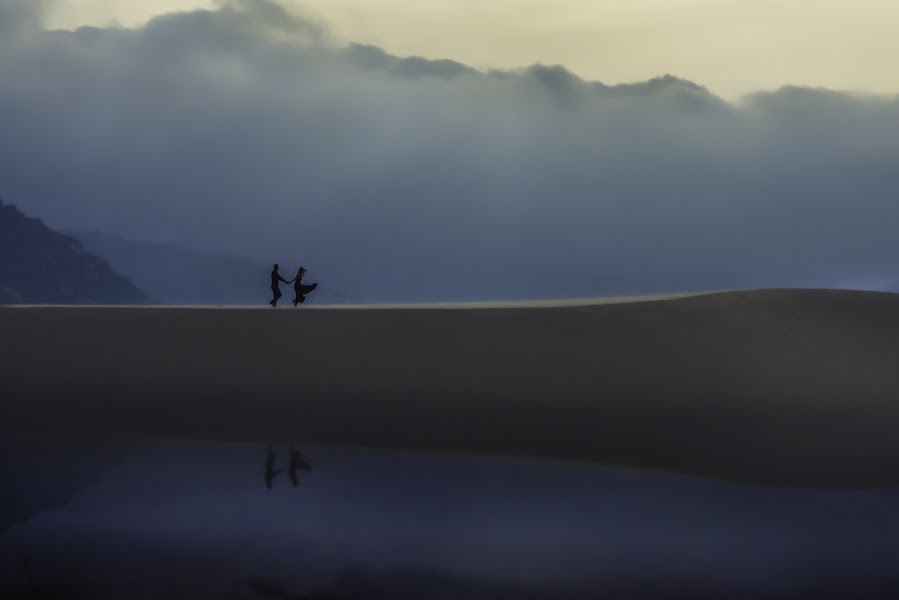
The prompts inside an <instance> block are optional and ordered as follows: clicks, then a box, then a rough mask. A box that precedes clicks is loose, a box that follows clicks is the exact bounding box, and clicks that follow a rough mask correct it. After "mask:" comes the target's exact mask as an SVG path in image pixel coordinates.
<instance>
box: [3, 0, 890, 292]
mask: <svg viewBox="0 0 899 600" xmlns="http://www.w3.org/2000/svg"><path fill="white" fill-rule="evenodd" d="M0 1H2V2H3V3H2V4H0V7H3V8H0V10H5V11H7V14H14V15H17V16H16V17H15V19H14V20H13V21H14V22H18V23H20V24H21V23H34V22H35V21H34V19H35V18H36V17H35V16H34V15H35V14H36V13H34V12H33V11H31V9H28V7H30V6H32V3H31V2H12V3H11V2H10V0H0ZM26 9H27V10H26ZM10 11H11V12H10ZM23 15H24V16H23ZM29 15H30V16H29ZM17 30H18V31H26V30H27V31H30V33H27V35H20V36H17V37H16V38H15V39H14V40H12V39H11V38H10V39H7V40H6V41H4V42H0V43H5V44H7V45H8V46H9V48H8V50H12V51H4V52H0V80H2V81H3V85H2V86H0V182H2V183H0V193H2V194H3V195H4V196H5V197H6V199H7V200H9V201H10V202H15V203H17V204H18V205H19V206H20V207H22V208H23V209H24V210H25V211H27V212H30V213H32V214H34V215H36V216H40V217H43V218H44V219H45V220H47V222H48V223H49V224H51V225H53V226H56V227H59V228H63V229H100V230H105V231H108V232H111V233H116V234H120V235H124V236H127V237H132V238H137V239H149V240H158V241H176V242H180V243H182V244H187V245H190V246H193V247H195V248H198V249H201V250H206V251H214V252H222V253H227V254H231V255H233V254H236V253H240V254H245V255H247V256H249V257H251V258H254V259H258V260H263V261H265V262H272V261H273V260H275V259H277V260H279V261H280V262H281V263H282V264H285V265H292V264H293V263H298V262H300V261H302V262H304V263H307V264H308V265H309V266H311V267H312V269H313V270H312V273H314V277H316V278H320V279H323V280H333V281H338V280H339V281H340V286H339V287H341V288H342V289H344V290H345V291H348V292H349V291H350V290H357V291H358V294H357V297H359V298H365V299H378V300H388V299H410V300H412V299H417V300H427V299H438V298H445V299H457V298H516V297H562V296H583V295H595V294H606V293H638V292H654V291H665V290H680V289H695V288H705V289H709V288H723V287H752V286H780V285H838V284H840V282H841V281H848V280H852V281H859V280H872V279H876V280H878V281H879V280H884V281H892V280H893V278H894V277H895V273H896V270H895V268H894V266H893V263H894V261H893V260H892V257H893V256H896V255H899V237H897V236H896V235H895V230H896V224H897V222H899V203H896V201H895V199H896V198H897V197H899V169H897V168H896V165H897V164H899V102H897V100H896V99H895V98H877V97H862V96H857V95H849V94H844V93H840V92H834V91H828V90H817V89H807V88H791V87H787V88H783V89H780V90H776V91H769V92H762V93H758V94H754V95H751V96H748V97H746V98H744V99H742V100H741V101H740V102H738V103H727V102H725V101H723V100H722V99H720V98H718V97H716V96H715V95H713V94H711V93H710V92H709V91H708V90H706V89H705V88H704V87H702V86H701V85H698V84H696V83H692V82H689V81H685V80H683V79H679V78H676V77H673V76H670V75H668V76H663V77H659V78H656V79H652V80H650V81H647V82H640V83H635V84H630V85H616V86H606V85H603V84H602V83H599V82H589V81H584V80H583V79H581V78H579V77H578V76H576V75H575V74H573V73H571V72H569V71H568V70H566V69H565V68H564V67H562V66H549V65H534V66H531V67H527V68H524V69H520V70H513V71H490V72H481V71H478V70H476V69H473V68H470V67H468V66H466V65H462V64H460V63H457V62H454V61H451V60H427V59H425V58H421V57H398V56H393V55H391V54H389V53H388V52H385V51H384V50H382V49H380V48H375V47H371V46H361V45H351V46H348V47H338V46H335V45H334V44H333V43H332V42H331V41H330V40H329V36H328V33H327V27H326V26H325V25H323V24H320V23H316V22H315V21H313V20H310V19H308V18H306V17H304V16H303V15H299V14H296V13H292V12H290V11H288V10H287V9H285V8H284V7H283V6H282V5H280V4H278V3H275V2H271V1H268V0H231V1H227V2H220V3H219V4H218V6H217V7H216V8H215V9H214V10H206V11H194V12H189V13H176V14H170V15H164V16H161V17H159V18H156V19H154V20H152V21H150V22H149V23H148V24H147V25H146V26H144V27H141V28H137V29H122V28H109V29H96V28H85V29H80V30H77V31H74V32H72V31H38V30H35V29H33V28H32V29H30V30H28V29H27V28H23V26H18V29H17ZM7 37H8V38H9V36H7ZM735 68H736V66H735Z"/></svg>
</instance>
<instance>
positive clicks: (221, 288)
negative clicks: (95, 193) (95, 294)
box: [69, 231, 347, 305]
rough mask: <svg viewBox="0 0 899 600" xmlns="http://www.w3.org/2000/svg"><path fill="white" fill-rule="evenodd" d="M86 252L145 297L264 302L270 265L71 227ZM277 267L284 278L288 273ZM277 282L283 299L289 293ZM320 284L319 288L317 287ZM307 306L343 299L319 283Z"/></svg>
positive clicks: (198, 301) (193, 301) (179, 301)
mask: <svg viewBox="0 0 899 600" xmlns="http://www.w3.org/2000/svg"><path fill="white" fill-rule="evenodd" d="M69 233H70V235H72V236H74V237H76V238H78V239H79V240H80V241H81V243H82V244H84V246H85V247H86V248H87V249H89V250H90V251H91V252H94V253H96V254H97V255H99V256H102V257H103V258H105V259H106V260H108V261H109V263H110V264H111V265H112V266H113V268H115V269H116V270H117V271H119V272H121V273H127V274H128V276H129V277H130V278H131V279H132V280H133V281H134V282H135V283H136V284H137V285H138V286H139V287H140V288H141V289H144V290H146V291H147V292H148V293H149V294H150V295H152V296H153V297H154V298H156V299H157V300H159V301H160V302H165V303H168V304H249V305H256V304H258V305H264V304H266V303H267V302H268V300H269V299H270V298H271V293H270V292H269V285H270V281H269V273H270V272H271V270H272V267H271V265H270V264H262V263H259V262H255V261H252V260H249V259H246V258H239V257H234V256H213V255H209V254H203V253H201V252H196V251H193V250H190V249H187V248H183V247H180V246H176V245H173V244H160V243H153V242H138V241H134V240H128V239H125V238H121V237H118V236H115V235H110V234H108V233H102V232H98V231H72V232H69ZM286 267H287V265H285V268H284V269H283V273H282V274H283V275H284V277H285V278H286V279H290V278H291V277H292V276H293V273H292V271H291V270H290V269H289V268H286ZM289 288H290V286H287V285H284V284H282V286H281V289H282V291H283V292H284V300H289V299H290V298H291V297H292V296H290V294H291V293H292V291H291V290H290V289H289ZM322 288H325V289H322ZM309 301H310V304H315V303H323V302H324V303H342V302H346V301H347V300H346V299H345V298H343V297H342V296H340V295H339V294H337V293H334V292H332V291H329V290H328V289H327V288H326V287H325V286H322V287H320V288H319V289H318V290H316V293H315V294H311V295H310V296H309Z"/></svg>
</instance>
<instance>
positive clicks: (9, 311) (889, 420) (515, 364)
mask: <svg viewBox="0 0 899 600" xmlns="http://www.w3.org/2000/svg"><path fill="white" fill-rule="evenodd" d="M0 332H2V338H0V349H2V363H0V376H2V381H3V394H2V396H3V399H2V401H0V428H2V430H4V431H6V432H15V433H22V432H43V433H62V434H77V435H87V434H103V435H114V436H143V437H177V438H187V439H210V440H243V441H260V442H261V441H274V440H282V441H290V440H297V441H299V442H300V443H301V444H304V445H322V446H327V445H331V446H358V447H374V448H382V449H396V450H415V451H441V452H442V451H447V452H467V453H485V454H497V455H507V456H521V457H541V458H550V459H563V460H579V461H587V462H599V463H604V464H618V465H627V466H631V467H640V468H651V469H664V470H672V471H678V472H682V473H688V474H694V475H699V476H704V477H712V478H723V479H732V480H743V481H751V482H762V483H776V484H790V485H827V486H850V485H895V484H899V430H897V425H899V368H897V367H899V295H893V294H882V293H869V292H847V291H821V290H815V291H812V290H762V291H747V292H729V293H719V294H708V295H701V296H692V297H673V298H668V299H664V298H662V299H658V298H657V299H655V301H652V302H642V301H629V302H613V303H595V304H591V303H583V304H580V305H579V304H578V303H567V304H564V305H560V306H555V307H554V306H547V305H545V304H541V305H528V304H523V305H514V306H483V305H480V306H469V307H466V308H462V309H460V308H452V307H417V308H414V309H411V308H400V307H392V308H389V307H380V308H359V309H356V310H345V309H337V308H333V309H331V308H326V307H320V308H318V309H316V310H307V309H302V310H293V309H290V308H285V309H278V310H273V309H268V308H267V309H214V308H210V309H197V308H189V309H187V308H185V309H181V308H127V307H126V308H112V307H103V308H75V307H45V308H21V307H18V308H17V307H7V308H0Z"/></svg>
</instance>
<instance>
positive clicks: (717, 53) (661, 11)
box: [48, 0, 899, 98]
mask: <svg viewBox="0 0 899 600" xmlns="http://www.w3.org/2000/svg"><path fill="white" fill-rule="evenodd" d="M286 3H287V4H292V5H294V6H296V7H297V10H298V11H299V12H301V13H302V14H305V15H307V16H312V17H314V18H316V19H318V20H321V21H323V22H325V23H327V24H328V26H329V30H330V33H331V35H332V37H333V38H334V39H335V41H337V42H344V41H357V42H362V43H370V44H375V45H378V46H381V47H383V48H385V49H386V50H388V51H389V52H392V53H395V54H399V55H409V54H416V55H421V56H426V57H429V58H452V59H455V60H458V61H460V62H464V63H466V64H469V65H472V66H475V67H479V68H490V67H499V68H509V67H520V66H525V65H529V64H532V63H534V62H543V63H547V64H554V63H560V64H564V65H566V66H567V67H568V68H569V69H571V70H572V71H574V72H575V73H577V74H578V75H580V76H582V77H584V78H587V79H598V80H601V81H603V82H606V83H618V82H622V81H635V80H644V79H647V78H649V77H652V76H655V75H660V74H664V73H672V74H674V75H678V76H680V77H685V78H688V79H692V80H694V81H696V82H698V83H701V84H703V85H706V86H707V87H709V88H710V89H711V90H712V91H714V92H716V93H718V94H721V95H723V96H726V97H729V98H733V97H736V96H739V95H740V94H742V93H745V92H748V91H753V90H757V89H770V88H776V87H779V86H780V85H783V84H787V83H790V84H800V85H812V86H824V87H830V88H835V89H851V90H866V91H871V92H883V93H899V68H896V67H897V61H896V57H899V0H303V1H302V2H297V1H293V0H287V2H286ZM212 5H213V2H211V1H210V0H58V2H57V4H56V6H55V8H54V9H53V11H52V12H51V14H50V15H49V18H48V26H50V27H74V26H77V25H82V24H90V25H106V24H109V23H111V22H113V21H118V22H119V23H121V24H122V25H126V26H130V25H136V24H139V23H141V22H143V21H145V20H146V19H148V18H149V17H150V16H152V15H155V14H159V13H162V12H166V11H171V10H179V9H190V8H195V7H211V6H212Z"/></svg>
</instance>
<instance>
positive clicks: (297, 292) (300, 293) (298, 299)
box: [269, 263, 318, 306]
mask: <svg viewBox="0 0 899 600" xmlns="http://www.w3.org/2000/svg"><path fill="white" fill-rule="evenodd" d="M305 274H306V267H300V270H299V271H297V276H296V277H294V278H293V279H292V280H290V281H287V280H286V279H284V278H283V277H281V274H280V273H278V265H277V263H276V264H275V265H274V268H273V269H272V301H271V302H269V304H271V305H272V306H278V300H280V299H281V282H282V281H283V282H284V283H292V284H293V292H294V299H293V305H294V306H296V305H297V304H302V303H303V302H305V301H306V294H308V293H309V292H311V291H312V290H314V289H315V288H317V287H318V284H317V283H313V284H311V285H306V284H305V283H303V275H305Z"/></svg>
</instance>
